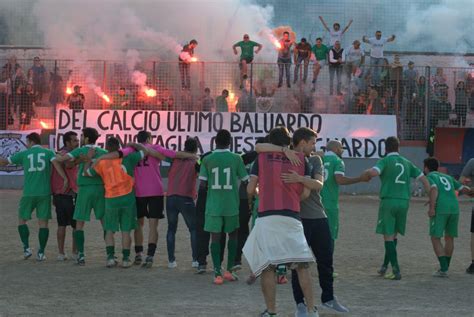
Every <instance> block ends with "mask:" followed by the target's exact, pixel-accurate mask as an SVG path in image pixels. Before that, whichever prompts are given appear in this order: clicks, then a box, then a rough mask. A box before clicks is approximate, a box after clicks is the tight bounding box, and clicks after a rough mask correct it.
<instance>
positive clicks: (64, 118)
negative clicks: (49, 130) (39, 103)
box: [58, 109, 71, 130]
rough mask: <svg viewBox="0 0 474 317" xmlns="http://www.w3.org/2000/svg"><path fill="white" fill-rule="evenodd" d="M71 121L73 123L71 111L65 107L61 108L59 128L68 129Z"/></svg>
mask: <svg viewBox="0 0 474 317" xmlns="http://www.w3.org/2000/svg"><path fill="white" fill-rule="evenodd" d="M70 123H71V116H70V115H69V113H68V112H67V111H66V110H64V109H60V110H59V120H58V130H63V129H67V128H68V127H69V124H70Z"/></svg>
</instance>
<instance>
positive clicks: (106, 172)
mask: <svg viewBox="0 0 474 317" xmlns="http://www.w3.org/2000/svg"><path fill="white" fill-rule="evenodd" d="M94 170H95V171H96V172H97V174H99V175H100V177H101V178H102V180H103V181H104V188H105V197H106V198H115V197H119V196H124V195H127V194H129V193H130V192H131V191H132V190H133V177H132V176H130V175H129V174H128V173H127V168H126V167H125V166H124V165H122V159H121V158H118V159H113V160H101V161H99V162H98V163H97V165H96V166H95V167H94Z"/></svg>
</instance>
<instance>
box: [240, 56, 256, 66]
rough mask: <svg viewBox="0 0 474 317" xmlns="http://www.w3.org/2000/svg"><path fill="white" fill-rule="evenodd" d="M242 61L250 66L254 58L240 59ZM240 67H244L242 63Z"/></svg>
mask: <svg viewBox="0 0 474 317" xmlns="http://www.w3.org/2000/svg"><path fill="white" fill-rule="evenodd" d="M240 61H241V62H242V61H246V62H247V64H250V63H251V62H253V57H245V58H242V57H241V58H240ZM240 65H242V63H240Z"/></svg>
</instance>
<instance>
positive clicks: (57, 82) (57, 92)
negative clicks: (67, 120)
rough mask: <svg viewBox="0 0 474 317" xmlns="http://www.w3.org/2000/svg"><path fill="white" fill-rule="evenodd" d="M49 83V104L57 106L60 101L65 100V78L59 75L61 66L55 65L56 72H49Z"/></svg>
mask: <svg viewBox="0 0 474 317" xmlns="http://www.w3.org/2000/svg"><path fill="white" fill-rule="evenodd" d="M49 83H50V85H51V93H50V95H49V104H50V105H51V107H56V105H57V104H58V103H63V101H64V86H63V78H62V77H61V75H59V67H54V72H51V73H50V74H49Z"/></svg>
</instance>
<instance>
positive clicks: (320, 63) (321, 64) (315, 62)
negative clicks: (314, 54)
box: [314, 59, 328, 68]
mask: <svg viewBox="0 0 474 317" xmlns="http://www.w3.org/2000/svg"><path fill="white" fill-rule="evenodd" d="M314 64H319V66H321V68H323V67H324V66H325V65H327V64H328V61H327V60H325V59H323V60H320V61H318V60H315V61H314Z"/></svg>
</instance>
